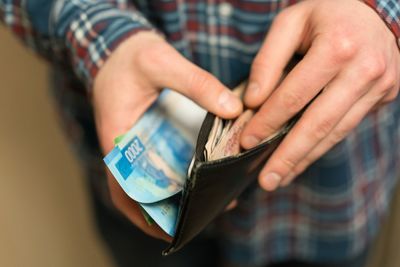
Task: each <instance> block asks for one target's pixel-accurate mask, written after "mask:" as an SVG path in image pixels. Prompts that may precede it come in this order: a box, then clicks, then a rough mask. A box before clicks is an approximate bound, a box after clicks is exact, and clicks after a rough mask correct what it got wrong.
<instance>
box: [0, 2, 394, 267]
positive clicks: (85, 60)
mask: <svg viewBox="0 0 400 267" xmlns="http://www.w3.org/2000/svg"><path fill="white" fill-rule="evenodd" d="M294 2H296V1H293V0H264V1H261V0H260V1H256V0H243V1H240V0H229V1H222V0H219V1H204V0H198V1H194V0H180V1H178V0H151V1H146V0H137V1H127V0H109V1H106V0H99V1H89V0H68V1H67V0H58V1H47V0H36V1H24V0H0V19H1V20H2V21H3V22H4V23H5V25H6V26H8V27H9V28H10V29H11V30H12V31H13V32H14V33H15V34H16V35H17V36H18V37H19V38H20V39H22V40H23V41H24V42H25V43H26V44H27V45H28V46H30V47H31V48H33V49H34V50H35V51H37V52H38V53H39V54H40V55H41V56H43V57H44V58H46V59H47V60H48V61H49V62H51V63H52V64H53V66H54V68H53V72H54V73H55V75H53V77H55V79H53V84H54V86H53V87H54V90H53V92H54V95H55V98H56V100H57V102H58V104H59V105H58V106H57V107H58V109H59V111H60V112H59V114H60V116H61V118H62V121H63V122H64V124H63V125H64V129H65V132H66V133H67V134H68V136H69V137H70V138H71V140H72V141H73V143H74V144H75V148H76V149H77V151H78V153H79V155H80V156H82V159H84V161H83V162H84V167H85V168H86V170H87V171H88V175H89V176H90V177H91V178H92V179H91V181H92V184H93V185H94V186H95V187H96V188H97V191H98V192H99V194H100V195H102V196H103V197H104V198H105V199H107V198H108V193H107V187H106V180H105V178H104V171H103V164H102V161H101V158H102V156H101V153H100V151H99V148H98V143H97V139H96V132H95V127H94V122H93V111H92V106H91V104H90V101H89V99H88V95H90V90H91V84H92V81H93V78H94V77H95V75H96V73H97V72H98V70H99V68H100V67H101V66H102V65H103V64H104V62H105V60H107V57H108V56H109V55H110V54H111V53H112V51H113V50H114V49H115V48H116V47H117V45H118V44H119V43H121V42H122V41H123V40H124V39H126V38H127V37H129V36H131V35H132V34H135V33H136V32H138V31H142V30H153V29H157V30H158V31H159V32H162V33H164V34H165V36H166V38H167V39H168V41H169V42H170V43H171V44H172V45H173V46H174V47H175V48H176V49H177V50H179V51H180V52H181V53H182V54H184V55H185V56H186V57H187V58H189V59H190V60H192V61H193V62H195V63H196V64H198V65H199V66H201V67H202V68H204V69H206V70H208V71H210V72H211V73H213V74H214V75H215V76H217V77H218V78H219V79H220V80H221V81H222V82H223V83H225V84H226V85H228V86H232V85H234V84H236V83H237V82H238V81H240V80H241V79H243V78H245V77H246V76H247V75H248V74H249V69H250V64H251V62H252V60H253V58H254V56H255V54H256V53H257V51H258V49H259V47H260V45H261V42H262V40H263V38H264V36H265V34H266V32H267V30H268V28H269V26H270V24H271V21H272V20H273V18H274V16H275V15H276V14H277V13H278V12H279V11H280V10H281V9H283V8H285V7H286V6H288V5H290V4H294ZM365 2H366V3H367V4H368V5H369V6H370V7H372V8H374V9H375V10H376V12H377V13H378V14H379V15H380V16H381V17H382V19H383V20H384V21H385V23H386V24H387V25H388V27H389V28H390V29H391V31H392V32H393V33H394V34H395V35H396V37H397V38H399V37H400V3H399V1H395V0H365ZM85 88H87V89H85ZM399 144H400V103H399V101H396V102H394V103H392V104H390V105H387V106H385V107H383V108H381V109H380V110H379V111H376V112H373V113H370V114H369V115H368V116H367V117H366V118H365V119H364V120H363V121H362V123H360V125H359V126H358V127H357V128H356V129H355V130H354V131H353V132H352V133H351V134H350V135H349V136H348V137H347V138H346V139H345V140H344V141H343V142H341V143H339V144H338V145H336V146H335V147H334V148H333V149H332V150H331V151H329V152H328V153H327V154H326V155H325V156H323V157H322V158H321V159H320V160H318V161H317V162H316V163H315V164H313V165H312V166H311V167H310V168H308V169H307V171H306V172H305V173H304V174H302V175H301V176H300V177H298V178H297V179H296V180H295V182H294V183H293V184H292V185H291V186H289V187H287V188H282V189H279V190H277V191H276V192H273V193H266V192H264V191H262V190H261V189H260V188H258V187H257V186H256V185H254V186H252V187H250V188H249V189H248V190H247V191H246V192H244V193H243V195H242V196H241V198H240V201H239V206H238V207H237V208H236V209H235V210H233V211H230V212H228V213H226V214H224V215H223V216H221V218H220V219H219V220H218V222H217V225H218V226H219V227H217V228H218V229H219V232H218V234H219V236H220V240H222V242H221V243H222V246H223V248H224V252H225V255H226V258H227V259H228V260H229V261H231V262H232V263H235V264H237V265H258V264H260V265H262V264H266V263H268V262H276V261H281V260H286V259H293V258H296V259H300V260H306V261H314V262H324V261H337V260H341V259H345V258H348V257H351V256H354V255H356V254H357V253H359V252H360V251H361V250H363V249H364V248H365V247H366V246H367V245H368V244H369V242H370V241H371V240H372V239H373V238H374V236H375V234H376V232H377V229H378V226H379V225H380V222H381V220H382V217H383V215H384V214H385V212H386V211H387V208H388V205H389V203H390V199H391V195H392V191H393V188H394V186H395V184H396V180H397V179H396V177H398V176H399V175H400V173H399V172H400V168H399V167H398V166H399V163H400V154H399V151H400V147H399Z"/></svg>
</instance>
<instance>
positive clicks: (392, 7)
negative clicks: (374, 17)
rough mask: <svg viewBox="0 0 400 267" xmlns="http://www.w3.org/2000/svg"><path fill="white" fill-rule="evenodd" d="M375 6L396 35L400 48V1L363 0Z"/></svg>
mask: <svg viewBox="0 0 400 267" xmlns="http://www.w3.org/2000/svg"><path fill="white" fill-rule="evenodd" d="M363 1H364V3H366V4H367V5H368V6H370V7H371V8H373V9H374V10H375V11H376V12H377V13H378V15H379V16H380V17H381V18H382V19H383V21H384V22H385V23H386V25H387V26H388V28H389V29H390V30H391V31H392V33H393V34H394V35H395V37H396V40H397V46H399V48H400V3H399V1H397V0H363Z"/></svg>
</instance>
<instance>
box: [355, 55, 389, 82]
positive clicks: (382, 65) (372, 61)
mask: <svg viewBox="0 0 400 267" xmlns="http://www.w3.org/2000/svg"><path fill="white" fill-rule="evenodd" d="M360 69H361V70H360V72H361V75H362V76H364V77H365V78H367V79H368V80H375V79H377V78H379V77H381V76H382V75H383V74H384V73H385V71H386V62H385V60H384V58H383V57H382V56H378V55H370V56H368V57H366V58H365V59H364V61H363V62H362V63H361V64H360Z"/></svg>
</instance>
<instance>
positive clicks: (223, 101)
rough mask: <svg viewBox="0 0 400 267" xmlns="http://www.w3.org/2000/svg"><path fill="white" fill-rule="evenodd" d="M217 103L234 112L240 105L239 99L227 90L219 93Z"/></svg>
mask: <svg viewBox="0 0 400 267" xmlns="http://www.w3.org/2000/svg"><path fill="white" fill-rule="evenodd" d="M218 103H219V105H220V106H222V107H223V108H224V109H225V110H227V111H229V112H236V111H238V110H239V109H240V107H241V102H240V100H239V99H238V98H237V97H236V96H235V95H234V94H232V93H230V92H229V91H223V92H222V93H221V94H220V95H219V99H218Z"/></svg>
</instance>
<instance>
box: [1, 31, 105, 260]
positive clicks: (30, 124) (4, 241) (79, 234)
mask: <svg viewBox="0 0 400 267" xmlns="http://www.w3.org/2000/svg"><path fill="white" fill-rule="evenodd" d="M46 86H47V85H46V66H45V64H44V63H43V62H41V61H39V60H38V59H37V58H36V57H35V56H34V55H33V54H32V53H30V52H28V50H26V49H24V48H22V46H21V45H20V44H19V43H18V42H16V40H15V39H14V38H11V35H10V34H9V33H6V32H5V30H4V28H3V27H0V151H1V153H0V266H5V267H9V266H11V267H14V266H18V267H19V266H23V267H25V266H27V267H50V266H57V267H63V266H65V267H71V266H74V267H88V266H96V267H106V266H111V265H110V260H109V258H108V257H107V252H106V251H105V249H104V247H103V246H102V245H101V244H100V242H99V241H98V237H97V236H96V234H95V233H94V229H93V226H92V222H91V221H90V215H89V212H90V210H89V206H88V201H87V199H86V196H85V194H86V191H85V187H84V183H83V177H82V174H81V173H80V170H79V168H78V166H77V163H76V161H75V160H74V158H73V157H72V154H71V151H70V150H69V149H68V147H67V145H66V142H65V140H64V137H63V135H62V133H61V131H60V129H59V127H58V125H57V121H56V117H55V114H54V110H53V108H52V106H51V102H50V101H49V97H48V95H47V88H46Z"/></svg>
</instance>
